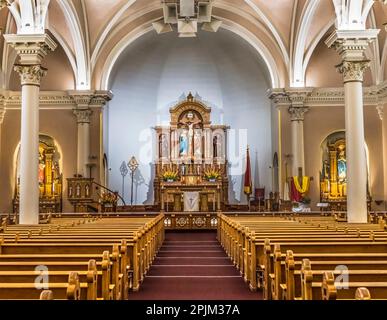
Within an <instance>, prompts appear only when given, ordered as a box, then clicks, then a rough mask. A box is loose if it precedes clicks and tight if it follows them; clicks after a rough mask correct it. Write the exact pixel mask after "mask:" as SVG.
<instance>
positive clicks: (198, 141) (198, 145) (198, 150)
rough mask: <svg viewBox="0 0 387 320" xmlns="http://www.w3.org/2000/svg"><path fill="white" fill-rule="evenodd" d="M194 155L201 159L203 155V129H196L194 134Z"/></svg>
mask: <svg viewBox="0 0 387 320" xmlns="http://www.w3.org/2000/svg"><path fill="white" fill-rule="evenodd" d="M194 156H195V158H198V159H200V158H201V157H202V132H201V130H195V135H194Z"/></svg>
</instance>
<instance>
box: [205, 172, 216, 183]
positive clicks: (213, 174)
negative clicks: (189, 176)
mask: <svg viewBox="0 0 387 320" xmlns="http://www.w3.org/2000/svg"><path fill="white" fill-rule="evenodd" d="M204 177H205V179H206V180H208V181H209V182H216V180H218V179H219V177H220V173H219V171H218V170H216V169H209V170H207V171H205V172H204Z"/></svg>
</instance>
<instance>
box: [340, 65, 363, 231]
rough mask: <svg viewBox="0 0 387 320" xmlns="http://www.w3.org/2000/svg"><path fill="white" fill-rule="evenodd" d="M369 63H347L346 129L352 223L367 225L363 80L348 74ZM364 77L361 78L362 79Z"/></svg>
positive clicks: (344, 66)
mask: <svg viewBox="0 0 387 320" xmlns="http://www.w3.org/2000/svg"><path fill="white" fill-rule="evenodd" d="M366 66H368V63H367V64H365V63H363V62H344V64H343V69H342V72H343V73H344V78H345V79H347V80H345V83H344V90H345V123H346V125H345V127H346V152H347V164H348V168H347V210H348V222H350V223H351V222H352V223H367V161H366V152H365V138H364V115H363V87H362V79H361V80H360V79H359V80H357V81H352V80H351V79H352V77H351V76H348V73H351V74H352V72H353V71H356V70H358V72H359V75H360V74H361V78H362V76H363V75H362V73H363V70H364V69H365V67H366ZM346 73H347V74H346ZM359 78H360V77H359Z"/></svg>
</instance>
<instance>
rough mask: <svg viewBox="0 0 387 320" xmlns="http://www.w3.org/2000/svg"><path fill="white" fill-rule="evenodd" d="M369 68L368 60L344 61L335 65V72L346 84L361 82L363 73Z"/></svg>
mask: <svg viewBox="0 0 387 320" xmlns="http://www.w3.org/2000/svg"><path fill="white" fill-rule="evenodd" d="M369 66H370V61H369V60H363V61H346V60H344V61H343V62H342V63H341V64H339V65H337V66H336V68H337V71H338V72H339V73H341V74H342V75H343V77H344V83H346V82H363V78H364V72H365V71H366V69H367V68H368V67H369Z"/></svg>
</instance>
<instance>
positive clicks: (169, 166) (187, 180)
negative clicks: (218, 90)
mask: <svg viewBox="0 0 387 320" xmlns="http://www.w3.org/2000/svg"><path fill="white" fill-rule="evenodd" d="M170 117H171V121H170V125H169V126H158V127H156V128H155V130H156V137H157V140H156V141H157V158H156V162H155V180H154V190H155V205H156V206H157V207H159V208H160V210H161V211H162V212H176V213H179V212H180V213H187V212H191V213H194V212H196V213H198V212H202V213H203V212H217V211H220V210H222V209H223V208H224V207H225V206H226V205H227V204H228V186H229V181H228V170H227V167H228V163H227V131H228V129H229V127H228V126H225V125H212V124H211V108H209V107H207V106H206V105H205V104H204V103H203V102H202V101H198V100H196V99H194V97H193V96H192V94H189V95H188V97H187V99H186V100H185V101H183V102H180V103H179V104H177V105H176V106H174V107H173V108H171V109H170Z"/></svg>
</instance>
